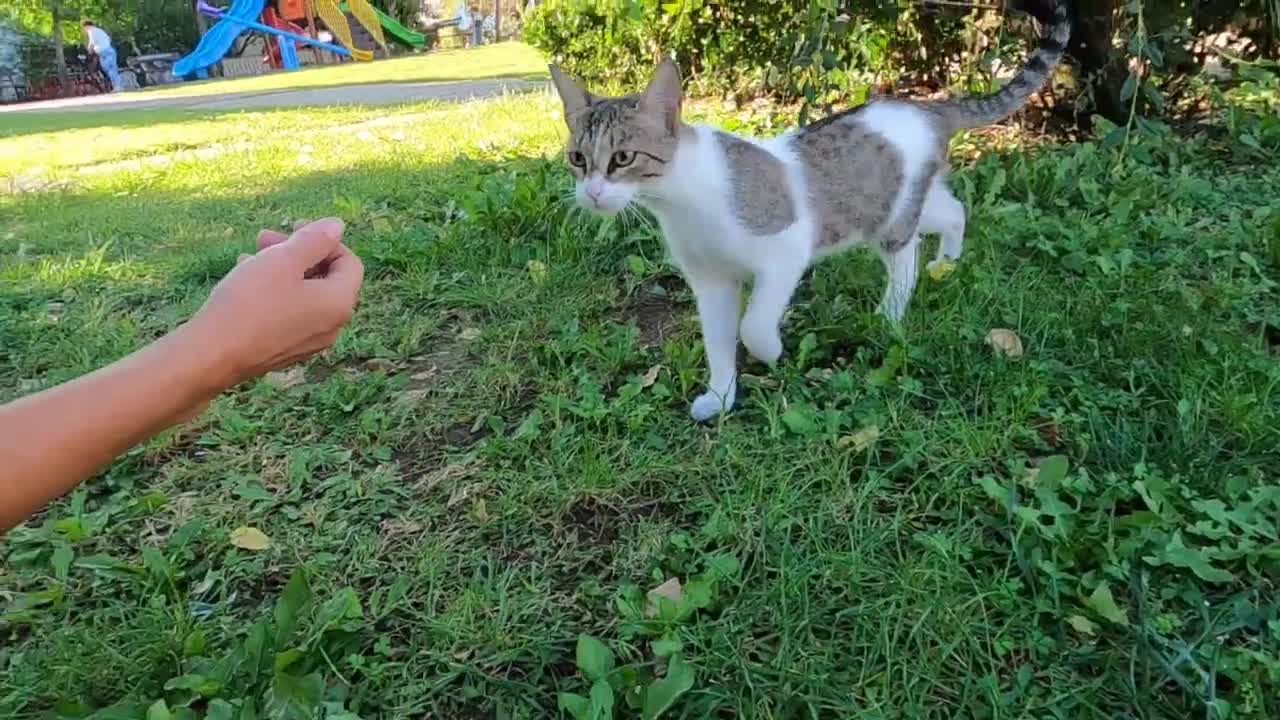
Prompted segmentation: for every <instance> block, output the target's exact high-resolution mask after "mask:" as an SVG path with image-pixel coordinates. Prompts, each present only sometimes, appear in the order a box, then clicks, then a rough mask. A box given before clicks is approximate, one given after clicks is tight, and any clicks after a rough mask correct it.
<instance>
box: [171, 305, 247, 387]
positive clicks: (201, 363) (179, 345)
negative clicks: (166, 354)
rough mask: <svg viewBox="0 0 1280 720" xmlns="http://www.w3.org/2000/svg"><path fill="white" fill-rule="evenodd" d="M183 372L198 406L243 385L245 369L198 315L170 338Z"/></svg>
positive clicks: (177, 362) (175, 359)
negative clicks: (241, 382) (242, 369)
mask: <svg viewBox="0 0 1280 720" xmlns="http://www.w3.org/2000/svg"><path fill="white" fill-rule="evenodd" d="M166 340H167V341H168V343H169V345H170V347H171V348H172V351H173V353H174V355H175V358H174V361H175V363H176V364H177V366H178V369H179V372H181V373H182V375H183V376H184V377H185V378H186V379H187V382H188V383H189V386H190V387H191V388H192V389H193V391H194V393H195V397H194V398H193V400H195V402H198V403H202V402H208V401H209V400H211V399H212V398H214V397H216V396H217V395H219V394H221V393H222V392H224V391H226V390H228V389H230V388H232V387H234V386H235V385H237V384H239V383H240V380H241V374H242V373H241V369H240V365H239V363H238V362H237V361H236V359H235V353H234V352H232V351H231V350H230V348H229V347H228V343H226V342H224V341H222V340H220V339H219V337H218V333H216V332H215V330H214V328H211V327H209V326H208V325H206V324H205V323H204V322H202V321H201V318H200V317H199V316H198V315H197V316H196V317H194V318H192V319H191V320H190V321H189V322H187V323H185V324H183V325H181V326H179V327H178V328H177V329H176V330H174V331H173V332H172V333H170V334H169V335H168V337H166Z"/></svg>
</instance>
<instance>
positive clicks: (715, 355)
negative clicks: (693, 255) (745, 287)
mask: <svg viewBox="0 0 1280 720" xmlns="http://www.w3.org/2000/svg"><path fill="white" fill-rule="evenodd" d="M685 278H686V279H687V280H688V282H689V287H690V288H691V289H692V290H693V295H694V298H695V299H696V300H697V303H698V317H699V319H700V320H701V322H702V342H703V346H704V348H705V349H706V354H707V368H708V369H709V370H710V372H711V379H710V382H709V383H708V386H707V391H706V392H705V393H703V394H702V395H699V396H698V397H697V398H696V399H695V400H694V401H693V406H692V407H691V408H690V409H689V414H690V415H692V416H693V419H694V420H696V421H698V422H706V421H707V420H710V419H712V418H714V417H716V416H717V415H720V414H721V413H724V412H728V410H729V408H731V407H733V401H734V398H735V396H736V394H737V390H738V377H737V375H738V368H737V363H738V317H739V315H740V312H741V308H742V296H741V293H742V284H741V282H739V281H738V280H737V279H736V278H733V277H730V276H727V275H725V274H723V273H719V272H716V271H714V270H707V269H705V268H697V267H686V268H685Z"/></svg>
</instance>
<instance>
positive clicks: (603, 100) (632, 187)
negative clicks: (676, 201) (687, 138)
mask: <svg viewBox="0 0 1280 720" xmlns="http://www.w3.org/2000/svg"><path fill="white" fill-rule="evenodd" d="M551 79H552V80H553V81H554V82H555V85H556V90H557V91H558V92H559V93H560V99H561V100H563V101H564V119H565V122H566V123H567V124H568V125H569V145H568V147H567V148H566V150H565V159H566V160H567V161H568V163H569V167H570V169H571V170H572V171H573V176H574V179H575V180H576V182H577V198H578V204H579V205H581V206H582V207H584V208H586V209H588V210H591V211H593V212H597V213H601V214H604V215H611V214H613V213H616V212H619V211H621V210H622V209H623V208H625V207H626V206H627V205H629V204H630V203H631V201H632V200H634V199H635V197H636V193H638V192H641V191H642V190H643V189H644V188H645V186H646V185H651V184H653V183H656V182H658V181H660V180H661V179H662V177H663V176H664V175H666V173H667V172H668V171H669V170H670V168H671V161H672V158H673V157H674V156H675V152H676V145H677V143H678V137H679V133H680V127H681V125H680V100H681V97H682V95H681V91H680V70H679V69H678V68H677V67H676V64H675V63H674V62H673V61H671V60H664V61H663V62H662V64H660V65H659V66H658V69H657V70H656V71H655V72H654V75H653V80H652V81H650V83H649V87H647V88H646V89H645V90H644V92H642V93H639V94H635V95H624V96H622V97H600V96H596V95H592V94H591V93H589V92H587V91H586V90H585V89H584V88H583V87H582V86H581V85H579V84H578V83H577V82H575V81H574V80H573V79H572V78H570V77H569V76H568V75H565V74H564V73H563V72H561V71H560V68H558V67H556V66H555V65H552V66H551Z"/></svg>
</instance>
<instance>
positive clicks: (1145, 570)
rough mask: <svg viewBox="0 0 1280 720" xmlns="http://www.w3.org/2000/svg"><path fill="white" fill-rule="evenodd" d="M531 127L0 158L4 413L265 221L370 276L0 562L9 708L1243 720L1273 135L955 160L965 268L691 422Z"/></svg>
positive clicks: (1269, 532) (219, 262)
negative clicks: (300, 230) (999, 342)
mask: <svg viewBox="0 0 1280 720" xmlns="http://www.w3.org/2000/svg"><path fill="white" fill-rule="evenodd" d="M375 67H376V66H375ZM313 72H315V73H321V72H327V71H324V70H319V71H313ZM297 77H303V76H302V75H299V76H297ZM559 112H560V111H559V106H558V103H557V102H556V101H555V100H554V99H553V98H551V97H550V96H547V95H543V94H537V95H532V96H526V97H511V98H499V99H494V100H487V101H480V102H475V103H470V104H466V105H453V106H448V105H440V104H433V105H423V106H414V107H407V108H402V109H398V110H396V111H395V112H392V113H388V112H387V111H386V110H384V109H377V110H374V109H365V110H361V109H344V110H328V111H315V110H290V111H275V112H269V113H234V114H227V115H220V116H201V117H198V118H190V117H181V116H175V115H174V114H173V113H171V112H169V113H156V114H146V113H142V114H139V113H129V114H124V115H118V116H110V117H106V116H103V117H100V118H99V122H98V124H99V125H100V126H101V127H100V128H98V129H79V130H70V131H66V132H60V133H51V134H48V135H30V134H25V135H13V136H12V137H9V138H7V139H0V158H3V159H4V162H5V165H4V172H5V173H6V174H9V175H11V176H17V175H25V176H30V177H37V178H39V179H40V181H41V183H40V184H39V186H38V187H35V188H34V189H31V190H30V191H28V192H23V193H20V194H14V193H10V194H6V195H0V217H3V218H4V225H3V227H0V401H3V400H7V399H10V398H12V397H15V396H17V395H20V394H23V393H27V392H31V391H34V390H37V389H39V388H42V387H46V386H48V385H51V384H53V383H57V382H59V381H62V380H66V379H68V378H71V377H73V376H75V375H78V374H80V373H83V372H86V371H89V370H91V369H93V368H95V367H98V366H100V365H102V364H104V363H107V362H109V361H111V360H113V359H115V358H118V357H120V356H122V355H124V354H126V353H127V352H129V351H130V350H132V349H134V348H137V347H138V346H139V345H141V344H142V343H144V342H146V341H147V340H150V339H152V338H155V337H157V336H158V335H160V334H161V333H163V332H165V331H166V330H168V329H170V328H172V327H174V326H175V325H176V324H178V323H179V322H181V321H182V320H183V319H184V318H186V317H187V316H189V315H190V314H191V313H192V312H193V311H194V310H195V309H196V308H197V307H198V306H199V305H200V303H201V302H202V300H203V299H204V297H205V295H206V294H207V292H208V290H209V288H210V287H211V286H212V285H213V283H214V282H216V280H217V279H218V278H219V277H221V276H222V275H223V274H224V273H226V272H227V271H228V270H229V269H230V268H231V267H232V266H233V265H234V263H235V259H236V257H237V255H238V253H240V252H243V251H245V250H246V248H248V247H249V245H250V243H251V242H252V238H253V236H254V234H255V232H256V231H257V229H258V228H260V227H277V228H278V227H286V228H287V227H291V226H293V225H294V224H296V223H298V222H300V221H302V220H304V219H308V218H316V217H320V216H324V215H338V216H341V217H343V218H344V219H345V220H346V221H347V223H348V236H349V240H350V242H351V243H352V245H353V246H354V248H355V249H356V251H357V252H359V253H360V254H361V255H362V256H363V257H364V258H365V261H366V265H367V267H368V283H367V286H366V289H365V292H364V294H363V297H362V301H361V305H360V308H359V310H358V312H357V314H356V317H355V319H354V321H353V323H352V325H351V327H350V328H349V330H348V331H346V332H345V333H344V334H343V336H342V338H341V340H340V341H339V343H338V345H337V347H336V348H335V349H334V350H333V351H331V352H330V353H328V354H327V355H326V356H324V357H321V358H318V359H315V360H313V361H312V362H310V363H308V364H306V365H305V366H303V367H302V368H300V369H298V370H295V371H290V372H283V373H278V374H274V375H272V376H269V377H267V378H265V379H263V380H261V381H257V382H253V383H250V384H248V385H246V386H244V387H242V388H239V389H238V390H237V391H235V392H232V393H229V394H227V395H226V396H225V397H223V398H221V399H220V400H218V401H217V402H216V403H215V404H214V405H213V406H212V407H211V408H210V410H209V411H208V412H207V413H206V414H205V415H204V416H203V417H201V418H199V419H198V420H197V421H195V422H193V423H192V424H190V425H188V426H186V427H183V428H181V429H178V430H176V431H174V432H171V433H169V434H166V435H165V436H163V437H161V438H159V439H157V440H155V441H153V442H151V443H149V444H148V445H146V446H145V447H142V448H139V449H137V450H135V451H133V452H131V453H129V454H128V455H127V456H126V457H124V458H122V459H120V460H119V461H118V462H117V463H116V464H114V465H113V466H112V467H111V468H109V469H108V470H107V471H105V472H104V473H103V474H102V475H101V476H100V477H98V478H96V479H95V480H93V481H92V482H90V483H88V484H87V485H86V486H84V488H82V489H81V490H80V491H77V492H76V493H75V494H74V495H72V496H71V497H69V498H68V499H66V500H65V501H63V502H60V503H58V504H57V505H55V506H54V507H53V508H51V509H50V510H49V511H48V512H47V513H45V514H44V515H42V516H41V517H39V518H36V519H35V520H33V521H32V522H31V523H29V524H28V525H26V526H25V527H22V528H19V529H17V530H15V531H14V532H12V533H11V534H10V535H9V536H8V537H7V538H6V539H4V540H3V541H0V557H4V558H5V561H4V563H3V564H0V603H3V605H0V716H4V717H15V718H24V719H25V718H38V717H40V718H43V717H50V716H53V717H83V716H85V715H87V714H89V713H90V712H92V711H94V710H100V709H103V708H111V707H113V704H114V709H108V710H105V711H102V712H100V713H99V714H98V717H129V718H135V717H143V716H145V717H148V718H165V717H208V718H232V717H238V718H249V717H264V716H270V717H281V718H285V717H313V716H316V714H317V713H319V712H322V713H323V714H324V716H325V717H329V718H351V717H353V716H358V717H362V718H379V717H380V718H542V717H553V716H556V714H557V706H558V704H560V703H563V704H564V705H566V706H569V707H571V708H572V706H574V704H575V701H574V700H572V699H565V698H568V697H569V696H563V697H562V696H560V695H559V694H560V693H575V694H578V695H581V696H584V697H585V696H587V695H588V694H593V695H595V696H597V698H602V697H603V696H604V695H606V694H612V695H616V706H617V707H616V714H615V717H619V718H621V717H639V716H640V712H635V711H632V710H630V709H628V705H627V701H628V700H636V699H637V698H639V697H640V694H641V693H643V694H644V695H645V696H646V701H647V702H649V703H652V704H660V703H661V702H662V700H663V699H664V698H671V699H672V700H673V703H674V704H673V705H672V707H671V708H670V709H669V710H667V712H666V714H665V715H663V717H684V718H704V717H725V718H728V717H758V718H853V717H858V718H925V717H936V718H943V717H974V718H1072V719H1073V720H1074V719H1077V718H1114V717H1141V718H1187V717H1211V718H1212V717H1227V716H1228V715H1229V716H1230V717H1236V718H1251V719H1261V718H1270V717H1277V716H1280V704H1278V703H1277V700H1276V698H1277V696H1280V648H1278V646H1280V614H1278V612H1277V605H1276V597H1277V587H1276V580H1277V578H1278V577H1280V541H1278V540H1277V528H1278V525H1277V517H1278V516H1280V479H1277V470H1276V468H1278V467H1280V450H1278V448H1280V368H1278V367H1277V344H1280V311H1278V310H1277V308H1280V302H1278V301H1280V285H1277V283H1278V282H1280V198H1277V195H1276V191H1275V188H1277V187H1280V167H1278V166H1277V165H1276V164H1275V162H1274V161H1273V160H1268V159H1267V158H1269V157H1270V158H1274V157H1275V156H1276V155H1275V153H1277V152H1280V150H1278V148H1277V144H1276V143H1275V138H1276V133H1275V127H1274V125H1268V124H1267V123H1270V122H1274V119H1273V118H1266V117H1261V116H1256V115H1252V114H1249V113H1247V112H1243V113H1241V114H1238V115H1236V116H1233V117H1234V120H1235V121H1234V122H1233V123H1232V124H1231V127H1230V128H1229V129H1224V130H1222V131H1220V132H1216V133H1213V134H1212V136H1211V138H1206V137H1201V136H1185V137H1174V136H1172V135H1171V134H1170V133H1169V131H1167V130H1162V129H1159V128H1154V129H1150V130H1144V131H1142V132H1135V133H1134V134H1133V136H1132V137H1131V138H1130V139H1129V142H1127V143H1108V142H1102V141H1096V142H1087V143H1082V144H1077V145H1066V146H1054V145H1040V146H1027V147H1015V148H1013V149H1007V148H1006V149H1002V150H999V151H996V150H992V149H990V148H987V147H986V142H985V141H983V140H982V139H981V138H980V137H974V138H969V139H967V140H965V141H963V142H961V143H959V144H958V145H957V157H958V158H959V161H958V162H959V165H960V167H959V169H958V171H957V173H956V175H955V177H954V183H955V186H956V187H957V191H958V193H959V195H960V196H961V197H962V198H963V199H964V200H965V203H966V205H967V207H968V208H969V212H970V225H969V227H970V231H969V237H968V248H967V251H966V253H965V256H964V258H963V260H962V261H961V262H960V263H959V265H958V267H957V269H956V270H955V271H954V272H953V273H952V274H950V275H948V276H946V277H944V278H942V279H940V280H933V279H928V280H925V281H924V282H922V284H921V288H920V291H919V294H918V295H917V298H916V301H915V303H914V305H913V308H912V312H911V314H910V315H909V317H908V319H907V321H906V323H905V326H904V327H903V328H902V329H901V330H900V331H898V330H895V329H893V328H890V327H887V326H885V325H884V324H883V323H882V322H880V321H879V319H878V318H877V317H876V316H875V315H874V313H873V309H874V306H875V303H876V300H877V299H878V298H879V295H880V291H881V288H882V283H883V277H882V272H881V270H880V269H879V263H878V261H875V260H874V259H873V258H870V257H869V256H864V255H849V256H844V257H840V258H837V259H834V260H832V261H829V262H827V263H826V264H824V265H822V266H821V267H819V268H818V269H817V270H816V271H815V272H813V273H812V274H811V276H810V277H809V278H808V279H807V280H806V282H805V283H804V285H803V287H802V289H801V291H800V293H799V295H798V297H797V299H796V302H795V305H794V307H793V309H792V311H791V312H790V314H789V317H788V321H787V326H786V336H785V337H786V342H787V355H786V356H785V357H784V359H783V361H782V362H781V363H780V365H779V366H778V367H777V368H774V369H769V368H765V367H761V366H748V367H747V369H746V373H747V374H746V375H745V376H744V377H743V380H742V385H743V390H742V392H741V398H740V403H741V405H740V408H739V409H738V410H736V411H735V412H734V413H733V414H732V415H730V416H729V417H728V418H726V419H725V420H724V421H723V422H722V423H720V424H717V425H713V426H709V427H701V426H697V425H695V424H693V423H692V422H691V421H690V420H689V418H688V415H687V403H688V401H689V400H690V399H691V397H692V396H693V394H694V393H695V392H697V391H698V389H699V385H700V384H701V383H702V382H703V381H704V370H703V367H702V360H701V354H702V351H701V347H700V339H699V335H698V331H697V323H696V319H695V316H694V312H693V309H692V304H691V297H690V295H689V293H688V291H687V289H686V288H685V286H684V285H683V283H682V282H681V281H680V279H679V278H678V276H677V275H676V274H675V273H674V271H673V270H672V269H671V267H670V265H669V264H668V263H667V262H666V260H665V259H664V254H663V252H662V249H661V244H660V241H659V238H658V237H657V236H656V234H655V232H654V231H653V229H652V228H650V227H648V226H647V225H645V224H643V223H639V224H625V223H612V222H601V221H598V220H596V219H594V218H592V217H590V216H588V215H586V214H585V213H581V212H575V211H574V210H573V209H572V208H570V207H569V206H568V205H566V204H565V203H564V202H563V200H562V198H563V197H564V196H565V194H566V192H567V190H568V188H569V186H570V180H569V175H568V173H567V171H566V170H565V168H564V167H563V163H562V161H561V159H560V156H559V151H560V149H561V142H562V139H563V137H564V134H565V131H564V128H563V125H562V122H561V120H560V114H559ZM700 112H701V113H702V115H703V116H704V117H707V118H710V119H714V120H717V121H724V122H726V123H729V124H732V125H735V126H741V125H743V124H746V125H748V126H751V125H753V124H757V123H755V121H754V120H753V119H752V118H745V119H744V118H740V117H736V116H731V115H730V114H729V113H727V112H724V111H721V110H718V109H715V108H711V107H707V108H703V109H702V110H700ZM116 121H118V122H119V124H120V125H121V127H120V129H119V130H116V131H111V130H108V129H106V128H109V127H110V124H111V123H112V122H116ZM152 122H154V123H155V127H154V128H153V127H151V126H150V125H149V124H150V123H152ZM250 127H252V128H263V127H280V128H288V132H260V133H253V134H250V135H246V134H245V133H244V128H250ZM86 132H92V133H98V135H96V136H95V137H99V138H102V139H104V140H105V139H107V138H109V139H110V143H107V145H108V147H107V148H106V149H103V150H101V151H95V153H93V154H89V155H83V156H80V155H75V154H74V153H73V152H72V151H63V150H62V149H61V146H60V145H59V143H60V142H61V141H64V140H65V141H68V142H71V141H74V140H75V139H77V138H81V139H83V136H80V135H77V133H86ZM1117 137H1118V136H1114V135H1113V136H1112V138H1113V139H1115V138H1117ZM73 144H74V143H73ZM215 146H216V148H217V149H216V150H213V149H211V148H213V147H215ZM48 148H58V149H55V150H52V151H50V150H48ZM974 150H983V151H984V152H982V153H981V154H980V157H979V158H978V159H973V151H974ZM159 156H163V159H162V160H159V161H155V162H148V161H147V158H152V157H159ZM135 161H136V162H135ZM994 328H1004V329H1008V330H1011V331H1013V332H1014V333H1016V334H1017V335H1018V336H1019V337H1020V339H1021V343H1022V347H1023V349H1024V352H1023V354H1022V355H1021V356H1020V357H1007V356H1004V355H1002V354H999V353H996V352H993V350H992V348H991V347H989V346H988V345H987V344H985V343H984V338H986V337H987V335H988V333H989V331H991V330H992V329H994ZM672 579H675V580H677V581H678V582H679V583H680V585H681V589H680V591H679V592H669V594H670V596H671V597H673V598H674V599H662V600H660V601H659V600H650V599H648V598H647V597H646V594H647V593H648V591H650V590H652V589H654V588H656V587H658V586H662V585H665V586H666V588H667V590H668V591H670V590H671V588H672V584H671V583H670V581H671V580H672ZM650 605H652V607H649V606H650ZM591 638H594V639H595V640H594V641H593V640H592V639H591ZM611 663H613V664H614V665H613V667H614V669H613V670H612V671H608V669H609V668H610V667H611ZM606 671H608V672H606ZM601 674H604V675H606V676H607V678H606V680H605V681H603V682H601V683H594V678H596V677H597V676H599V675H601ZM655 678H656V679H655ZM593 684H594V686H595V687H594V690H593ZM686 687H687V688H688V689H687V690H685V688H686ZM681 691H683V692H681ZM598 702H599V700H598ZM148 708H150V709H151V710H150V713H151V714H148V712H147V709H148ZM601 716H602V717H607V715H601Z"/></svg>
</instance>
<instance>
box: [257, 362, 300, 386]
mask: <svg viewBox="0 0 1280 720" xmlns="http://www.w3.org/2000/svg"><path fill="white" fill-rule="evenodd" d="M266 380H267V382H269V383H271V384H272V385H275V386H276V387H278V388H281V389H283V390H287V389H289V388H291V387H294V386H296V385H301V384H302V383H304V382H306V381H307V369H306V368H304V367H302V366H301V365H298V366H295V367H291V368H289V369H288V370H280V371H277V372H271V373H267V377H266Z"/></svg>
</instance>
